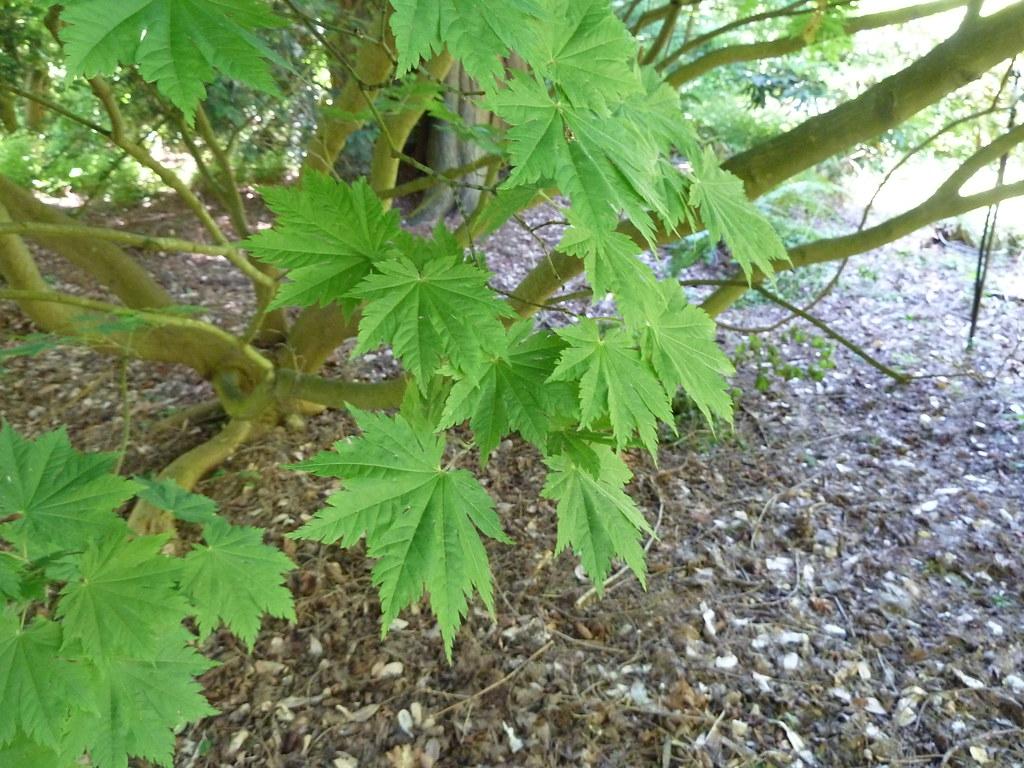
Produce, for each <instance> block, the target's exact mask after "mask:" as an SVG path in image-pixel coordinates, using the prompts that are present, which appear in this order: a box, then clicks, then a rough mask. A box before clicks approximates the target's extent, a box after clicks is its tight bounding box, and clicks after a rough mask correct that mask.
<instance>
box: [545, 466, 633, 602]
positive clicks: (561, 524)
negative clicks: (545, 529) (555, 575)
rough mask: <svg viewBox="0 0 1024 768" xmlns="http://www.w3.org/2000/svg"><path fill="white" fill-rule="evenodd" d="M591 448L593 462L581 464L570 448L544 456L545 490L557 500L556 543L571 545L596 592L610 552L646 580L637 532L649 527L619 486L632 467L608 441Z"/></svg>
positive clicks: (607, 570) (562, 546) (558, 546)
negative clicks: (594, 461)
mask: <svg viewBox="0 0 1024 768" xmlns="http://www.w3.org/2000/svg"><path fill="white" fill-rule="evenodd" d="M593 450H594V452H595V454H596V457H597V467H589V466H585V465H584V464H581V463H580V462H579V461H578V459H577V458H576V457H573V456H571V455H568V454H565V455H559V456H554V457H552V458H550V459H548V461H547V465H548V469H549V470H550V474H549V475H548V482H547V484H546V485H545V486H544V490H543V494H544V496H545V497H546V498H549V499H553V500H555V501H557V502H558V541H557V543H556V545H555V549H556V550H557V551H558V552H561V551H562V550H564V549H565V548H566V547H572V548H573V549H574V550H575V551H576V553H577V554H578V555H579V557H580V561H581V562H582V563H583V567H584V568H585V569H586V570H587V574H588V575H589V576H590V578H591V579H593V581H594V586H595V587H596V589H597V591H598V592H601V590H602V588H603V586H604V580H605V579H606V578H608V574H609V573H610V572H611V561H612V558H613V557H621V558H622V559H623V560H624V561H625V562H626V564H627V565H628V566H629V567H630V569H632V571H633V573H635V574H636V575H637V578H639V579H640V582H641V583H642V584H646V579H647V577H646V573H647V569H646V566H645V565H644V550H643V547H642V546H641V545H640V536H641V534H643V533H648V534H651V533H652V531H651V527H650V525H648V523H647V521H646V520H644V516H643V515H642V514H641V513H640V510H639V509H637V506H636V504H635V503H634V502H633V500H632V499H631V498H630V497H629V496H628V495H627V494H626V493H625V492H624V491H623V490H622V486H623V485H625V484H626V483H627V482H629V480H630V479H631V478H632V473H631V472H630V471H629V468H628V467H627V466H626V465H625V463H624V462H623V461H622V459H621V458H620V457H619V456H618V455H617V454H616V453H615V452H613V451H612V450H611V449H609V448H607V447H606V446H596V447H595V448H594V449H593ZM595 469H596V471H594V470H595Z"/></svg>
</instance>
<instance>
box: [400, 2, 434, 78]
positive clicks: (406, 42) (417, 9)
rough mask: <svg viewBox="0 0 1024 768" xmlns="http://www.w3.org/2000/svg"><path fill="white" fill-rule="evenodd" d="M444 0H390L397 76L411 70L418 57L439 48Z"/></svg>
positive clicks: (426, 55)
mask: <svg viewBox="0 0 1024 768" xmlns="http://www.w3.org/2000/svg"><path fill="white" fill-rule="evenodd" d="M446 5H447V2H446V0H391V7H392V8H394V12H393V13H392V14H391V32H392V34H394V36H395V49H396V52H397V53H398V69H397V71H396V72H395V75H396V76H399V77H401V76H402V75H404V74H405V73H406V72H408V71H409V70H410V69H414V68H415V67H416V65H417V64H419V61H420V59H421V58H427V57H429V56H430V54H431V53H433V52H435V51H440V50H441V48H442V42H441V20H442V18H443V17H444V15H445V6H446Z"/></svg>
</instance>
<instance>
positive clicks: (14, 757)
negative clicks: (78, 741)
mask: <svg viewBox="0 0 1024 768" xmlns="http://www.w3.org/2000/svg"><path fill="white" fill-rule="evenodd" d="M78 757H79V756H78V755H75V757H70V756H67V755H61V754H60V752H58V751H57V750H56V749H54V748H52V747H49V746H43V745H42V744H38V743H36V742H34V741H32V739H30V738H28V737H27V736H26V735H25V734H23V733H21V732H20V731H19V732H18V733H17V734H16V735H15V736H14V738H13V739H11V741H9V742H8V743H7V744H0V765H3V766H8V765H9V766H12V768H80V766H81V763H80V762H78V760H77V758H78Z"/></svg>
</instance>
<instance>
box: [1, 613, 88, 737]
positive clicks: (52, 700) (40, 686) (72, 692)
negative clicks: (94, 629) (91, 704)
mask: <svg viewBox="0 0 1024 768" xmlns="http://www.w3.org/2000/svg"><path fill="white" fill-rule="evenodd" d="M60 647H61V628H60V625H59V624H56V623H55V622H53V621H50V620H49V619H44V618H36V619H35V620H34V621H33V622H32V623H31V624H29V625H28V626H27V627H22V626H21V622H20V620H19V618H18V617H17V616H15V615H14V614H13V613H11V612H9V611H0V712H2V713H3V716H2V717H0V744H6V743H8V742H10V741H12V740H13V739H14V738H15V737H16V734H17V731H18V730H19V729H20V730H21V731H22V732H23V733H24V734H25V735H26V736H28V737H29V738H30V739H32V740H34V741H36V742H38V743H39V744H42V745H43V746H49V747H59V745H60V743H61V738H62V736H63V729H64V725H65V723H66V722H67V719H68V717H69V715H70V713H71V710H72V707H77V706H82V705H83V703H85V699H87V696H86V695H85V692H84V691H83V690H81V686H80V685H79V682H80V680H79V678H78V677H76V674H75V672H76V671H75V669H74V667H73V666H72V665H71V664H69V663H68V662H67V661H66V660H64V659H62V658H61V657H60V656H59V651H60ZM79 697H81V698H79Z"/></svg>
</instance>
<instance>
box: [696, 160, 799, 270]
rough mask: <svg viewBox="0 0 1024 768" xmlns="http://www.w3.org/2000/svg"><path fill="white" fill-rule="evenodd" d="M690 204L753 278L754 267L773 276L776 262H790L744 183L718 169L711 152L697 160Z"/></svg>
mask: <svg viewBox="0 0 1024 768" xmlns="http://www.w3.org/2000/svg"><path fill="white" fill-rule="evenodd" d="M694 177H695V181H694V184H693V187H692V188H691V190H690V202H691V203H692V204H693V205H694V207H696V208H697V209H698V210H699V211H700V217H701V221H702V222H703V224H704V227H705V228H706V229H707V231H708V235H709V236H710V237H711V239H712V240H724V241H725V242H726V244H727V245H728V246H729V250H730V251H731V252H732V257H733V258H734V259H736V261H737V262H739V265H740V266H741V267H742V268H743V271H744V272H745V273H746V274H747V277H750V275H751V273H752V271H753V269H754V267H758V268H760V269H761V271H763V272H765V273H767V274H771V273H772V262H774V261H788V260H789V257H788V256H787V255H786V247H785V246H784V245H783V244H782V241H781V240H780V239H779V236H778V235H777V234H776V232H775V230H774V229H773V228H772V226H771V224H769V223H768V221H766V220H765V218H764V216H763V215H762V214H761V213H760V212H759V211H758V210H757V208H756V207H755V206H754V204H753V203H751V202H750V201H749V200H748V199H747V196H746V193H745V192H744V191H743V182H741V181H740V180H739V179H737V178H736V177H735V176H733V175H732V174H730V173H728V172H727V171H723V170H722V169H721V168H719V167H718V162H717V160H716V159H715V156H714V154H713V153H712V152H711V150H710V149H706V150H705V151H704V154H703V155H702V156H701V157H700V158H699V159H697V158H695V159H694Z"/></svg>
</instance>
